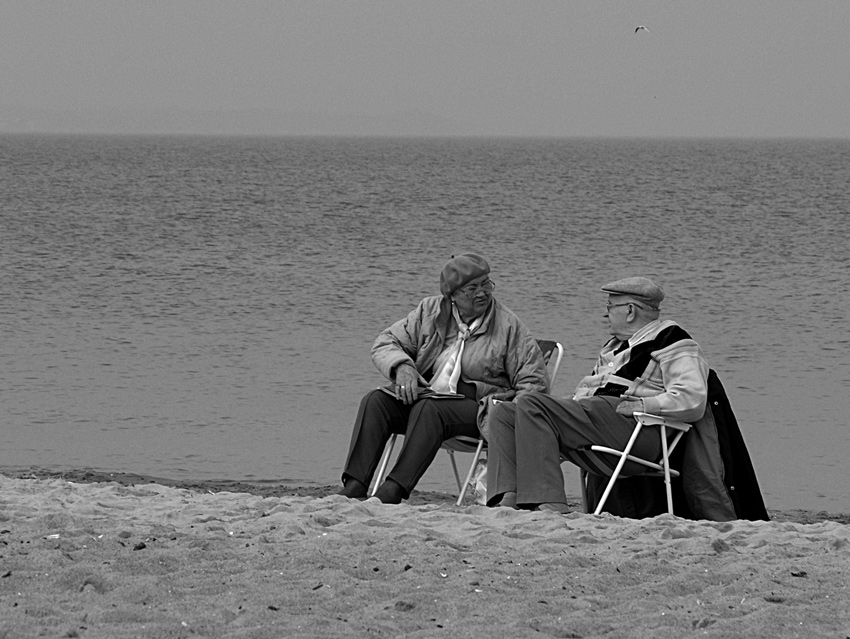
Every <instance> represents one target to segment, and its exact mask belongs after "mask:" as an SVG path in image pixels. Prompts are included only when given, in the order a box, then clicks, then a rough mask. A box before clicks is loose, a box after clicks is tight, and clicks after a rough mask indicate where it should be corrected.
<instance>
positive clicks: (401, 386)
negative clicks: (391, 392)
mask: <svg viewBox="0 0 850 639" xmlns="http://www.w3.org/2000/svg"><path fill="white" fill-rule="evenodd" d="M395 394H396V395H397V396H398V398H399V399H400V400H401V401H402V402H404V403H405V404H412V403H413V402H415V401H416V398H417V397H418V396H419V371H417V370H416V369H415V368H414V367H413V366H411V365H410V364H399V366H398V368H396V370H395Z"/></svg>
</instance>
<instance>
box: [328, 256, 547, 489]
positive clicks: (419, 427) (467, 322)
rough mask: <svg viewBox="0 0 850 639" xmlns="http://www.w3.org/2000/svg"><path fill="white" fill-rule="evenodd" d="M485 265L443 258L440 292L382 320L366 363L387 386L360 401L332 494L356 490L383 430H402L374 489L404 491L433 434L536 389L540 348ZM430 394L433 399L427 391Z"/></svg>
mask: <svg viewBox="0 0 850 639" xmlns="http://www.w3.org/2000/svg"><path fill="white" fill-rule="evenodd" d="M494 287H495V284H493V281H492V280H491V279H490V265H489V264H488V263H487V261H486V260H485V259H484V258H483V257H481V256H480V255H476V254H474V253H465V254H463V255H458V256H453V257H452V259H450V260H449V261H448V262H447V263H446V264H445V266H443V269H442V271H441V273H440V292H441V295H434V296H430V297H426V298H425V299H423V300H422V301H421V302H419V304H418V305H417V306H416V308H415V309H413V310H412V311H411V312H410V313H409V314H408V315H407V317H405V318H403V319H401V320H399V321H397V322H396V323H395V324H393V325H392V326H390V327H389V328H386V329H385V330H384V331H383V332H382V333H381V334H380V335H379V336H378V338H377V339H376V340H375V343H374V345H373V346H372V361H373V362H374V364H375V366H376V367H377V368H378V370H380V371H381V373H382V374H383V375H384V376H385V377H386V378H387V379H388V380H390V381H391V382H393V385H392V386H391V387H389V388H383V389H378V390H373V391H371V392H369V393H367V394H366V396H365V397H364V398H363V400H362V401H361V402H360V409H359V411H358V413H357V417H356V419H355V421H354V430H353V432H352V434H351V446H350V448H349V451H348V459H347V460H346V462H345V470H344V471H343V475H342V481H343V484H344V488H343V489H342V490H341V491H340V493H339V494H340V495H344V496H345V497H349V498H354V499H358V498H363V497H365V496H366V492H367V487H368V486H369V483H370V482H371V480H372V476H373V474H374V473H375V469H376V468H377V465H378V461H379V459H380V456H381V452H382V451H383V450H384V446H385V445H386V443H387V440H388V439H389V438H390V435H391V434H392V433H400V434H403V435H404V436H405V438H404V445H403V446H402V449H401V452H400V453H399V457H398V460H397V461H396V464H395V466H394V468H393V469H392V471H391V472H390V473H389V475H388V476H387V478H386V480H385V481H384V482H383V483H382V484H381V486H380V487H379V488H378V490H377V492H376V494H375V497H376V498H377V499H379V500H380V501H382V502H384V503H390V504H397V503H399V502H401V500H402V499H407V498H408V497H409V496H410V492H411V491H412V490H413V488H414V486H416V483H417V482H418V481H419V479H420V477H422V475H423V474H424V473H425V471H426V470H427V468H428V466H429V465H430V463H431V461H432V460H433V459H434V457H435V455H436V454H437V451H439V449H440V445H441V444H442V443H443V441H445V440H447V439H451V438H452V437H456V436H458V435H465V436H468V437H476V438H477V437H478V436H479V432H483V431H484V430H485V426H486V422H487V417H488V411H489V409H490V408H491V407H492V406H493V402H492V401H491V400H492V399H501V400H510V399H511V398H513V397H514V396H516V395H517V394H522V393H525V392H529V391H542V392H546V391H548V389H549V376H548V373H547V372H546V364H545V363H544V361H543V354H542V353H541V352H540V348H539V347H538V346H537V342H536V341H535V340H534V338H533V337H532V336H531V334H530V333H529V331H528V330H527V329H526V327H525V325H524V324H523V323H522V322H521V321H520V319H519V318H518V317H517V316H516V315H515V314H514V313H513V312H512V311H511V310H510V309H508V308H507V307H506V306H504V305H502V304H501V303H500V302H499V301H498V300H496V299H495V298H494V297H493V289H494ZM435 394H439V395H440V396H439V397H435Z"/></svg>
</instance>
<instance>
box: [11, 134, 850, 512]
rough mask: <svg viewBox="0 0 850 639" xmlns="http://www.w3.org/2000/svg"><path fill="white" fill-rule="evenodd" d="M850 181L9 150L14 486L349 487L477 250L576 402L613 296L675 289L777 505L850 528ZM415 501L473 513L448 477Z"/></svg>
mask: <svg viewBox="0 0 850 639" xmlns="http://www.w3.org/2000/svg"><path fill="white" fill-rule="evenodd" d="M848 167H850V140H794V139H775V140H762V139H744V140H741V139H609V138H595V139H589V138H588V139H581V138H578V139H576V138H569V139H543V138H534V139H517V138H341V137H340V138H333V137H226V136H208V137H204V136H183V137H181V136H87V135H77V136H70V135H69V136H60V135H4V136H0V339H1V341H0V349H2V351H1V352H2V356H0V469H3V468H5V469H10V470H19V469H26V468H31V467H37V468H47V469H52V470H67V469H82V468H90V469H94V470H98V471H104V472H115V473H137V474H143V475H147V476H152V477H158V478H165V479H171V480H177V481H180V480H192V481H195V480H199V481H200V480H213V479H225V480H239V481H250V482H272V483H286V484H293V485H305V486H312V485H325V484H333V483H338V482H339V477H340V473H341V470H342V465H343V462H344V460H345V455H346V452H347V447H348V442H349V437H350V433H351V427H352V424H353V421H354V415H355V412H356V409H357V405H358V402H359V400H360V397H361V396H362V395H363V394H364V393H365V392H367V391H369V390H370V389H372V388H375V387H376V386H377V385H379V384H381V383H382V381H383V380H382V378H381V376H380V375H379V374H378V372H377V370H376V369H375V368H374V366H373V365H372V363H371V360H370V357H369V350H370V347H371V344H372V342H373V340H374V339H375V337H376V336H377V334H378V332H379V331H380V330H381V329H383V328H384V327H386V326H388V325H389V324H390V323H392V322H394V321H395V320H397V319H399V318H401V317H403V316H404V315H405V314H407V312H408V311H410V310H411V309H412V308H413V307H414V305H415V304H416V303H417V302H418V301H419V300H420V299H421V298H423V297H425V296H428V295H433V294H437V293H438V277H439V272H440V269H441V267H442V265H443V264H444V263H445V262H446V260H448V259H449V258H450V257H451V256H452V255H454V254H458V253H461V252H467V251H473V252H477V253H480V254H481V255H483V256H484V257H485V258H486V259H487V260H488V261H489V263H490V265H491V267H492V273H491V277H492V279H493V281H494V282H495V283H496V291H495V296H496V297H497V298H499V299H500V300H501V301H502V302H503V303H504V304H505V305H507V306H508V307H509V308H511V309H513V310H514V311H515V312H516V313H517V314H518V315H519V316H520V318H521V319H522V320H523V321H524V322H525V323H526V325H527V326H528V327H529V329H530V330H531V332H532V333H533V334H534V335H536V336H538V337H541V338H547V339H556V340H558V341H560V342H561V343H562V344H563V346H564V349H565V356H564V362H563V364H562V366H561V370H560V372H559V374H558V379H557V381H556V384H555V388H554V393H555V394H559V395H563V396H569V395H570V394H571V393H572V391H573V389H574V388H575V386H576V384H577V383H578V381H579V380H580V378H581V377H582V376H583V375H584V374H586V373H587V372H589V371H590V369H591V368H592V366H593V364H594V361H595V357H596V353H597V352H598V350H599V348H600V347H601V345H602V344H603V343H604V342H605V341H606V339H607V337H608V336H607V334H606V330H605V325H604V323H603V319H602V316H603V313H604V309H605V306H604V305H605V294H604V293H601V292H600V287H601V286H603V285H604V284H606V283H607V282H610V281H612V280H616V279H619V278H621V277H626V276H631V275H643V276H646V277H650V278H652V279H654V280H655V281H657V282H658V283H659V284H660V285H661V286H662V287H663V288H664V290H665V292H666V294H667V297H666V299H665V300H664V303H663V305H662V308H663V317H666V318H670V319H674V320H676V321H677V322H679V323H680V324H681V325H682V326H683V327H684V328H685V329H686V330H687V331H688V332H690V333H691V335H692V336H693V337H694V338H695V339H696V340H697V341H698V342H699V343H700V345H701V346H702V348H703V350H704V351H705V353H706V356H707V357H708V360H709V363H710V365H711V366H712V368H714V369H715V370H716V371H717V373H718V375H719V376H720V379H721V380H722V381H723V383H724V385H725V387H726V390H727V393H728V395H729V397H730V400H731V402H732V407H733V409H734V410H735V413H736V416H737V418H738V421H739V423H740V427H741V430H742V432H743V435H744V439H745V441H746V444H747V448H748V450H749V453H750V456H751V458H752V460H753V464H754V466H755V469H756V473H757V476H758V479H759V483H760V485H761V488H762V492H763V494H764V497H765V502H766V504H767V506H768V508H769V509H797V508H800V509H807V510H816V511H820V510H826V511H832V512H850V465H848V459H850V418H848V415H849V414H850V401H848V394H850V392H849V391H850V352H848V349H850V310H848V309H850V296H848V290H850V216H848V211H850V171H848ZM461 457H463V456H461ZM577 475H578V473H577V471H576V472H575V473H574V474H573V473H572V469H570V470H568V471H567V474H566V482H567V486H568V489H569V490H570V491H571V494H572V495H574V496H577V495H578V494H579V491H578V483H577ZM419 487H420V488H421V489H423V490H437V491H453V490H455V488H454V478H453V475H452V472H451V467H450V464H449V462H448V457H447V456H446V455H443V454H442V453H441V454H440V455H439V456H438V457H437V459H436V460H435V462H434V464H433V465H432V467H431V468H430V469H429V470H428V472H427V473H426V475H425V477H424V478H423V480H422V481H421V483H420V485H419Z"/></svg>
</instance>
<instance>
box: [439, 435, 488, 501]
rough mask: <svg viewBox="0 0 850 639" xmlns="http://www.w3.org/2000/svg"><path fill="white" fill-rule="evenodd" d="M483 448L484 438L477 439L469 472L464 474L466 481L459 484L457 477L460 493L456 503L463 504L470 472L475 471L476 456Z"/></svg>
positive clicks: (470, 479) (477, 456)
mask: <svg viewBox="0 0 850 639" xmlns="http://www.w3.org/2000/svg"><path fill="white" fill-rule="evenodd" d="M483 448H484V440H483V439H479V440H478V448H476V449H475V456H474V457H473V458H472V464H470V466H469V472H468V473H467V474H466V481H465V482H463V486H462V487H461V485H460V480H459V479H458V490H459V492H460V495H459V496H458V498H457V505H458V506H461V505H463V498H464V497H466V489H467V488H468V487H469V482H470V481H472V473H474V472H475V464H477V463H478V458H479V457H481V451H482V450H483ZM447 452H449V453H453V452H454V451H451V450H450V451H447ZM454 461H455V456H454V455H452V464H454ZM455 476H457V467H455Z"/></svg>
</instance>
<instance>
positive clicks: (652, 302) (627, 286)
mask: <svg viewBox="0 0 850 639" xmlns="http://www.w3.org/2000/svg"><path fill="white" fill-rule="evenodd" d="M602 290H603V291H604V292H605V293H609V294H611V295H628V296H629V297H633V298H634V299H636V300H637V301H639V302H643V303H644V304H646V305H647V306H651V307H652V308H658V305H659V304H661V300H663V299H664V291H662V290H661V287H660V286H658V284H656V283H655V282H653V281H652V280H650V279H647V278H645V277H627V278H625V279H622V280H617V281H616V282H611V283H610V284H606V285H605V286H603V287H602Z"/></svg>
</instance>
